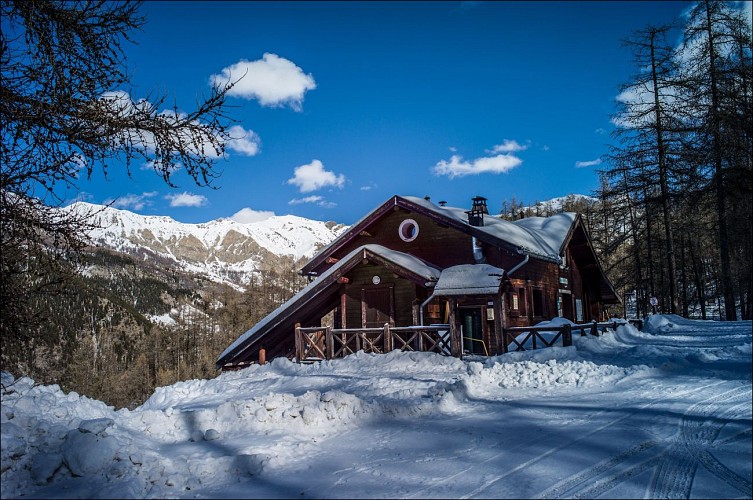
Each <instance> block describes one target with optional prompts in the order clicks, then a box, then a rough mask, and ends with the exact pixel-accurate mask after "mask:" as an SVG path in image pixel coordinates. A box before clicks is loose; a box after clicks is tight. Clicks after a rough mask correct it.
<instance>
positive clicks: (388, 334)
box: [384, 323, 392, 354]
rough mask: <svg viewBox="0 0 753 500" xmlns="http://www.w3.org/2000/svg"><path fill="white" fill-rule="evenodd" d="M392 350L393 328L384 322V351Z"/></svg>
mask: <svg viewBox="0 0 753 500" xmlns="http://www.w3.org/2000/svg"><path fill="white" fill-rule="evenodd" d="M391 350H392V330H390V324H389V323H385V324H384V353H385V354H387V353H388V352H390V351H391Z"/></svg>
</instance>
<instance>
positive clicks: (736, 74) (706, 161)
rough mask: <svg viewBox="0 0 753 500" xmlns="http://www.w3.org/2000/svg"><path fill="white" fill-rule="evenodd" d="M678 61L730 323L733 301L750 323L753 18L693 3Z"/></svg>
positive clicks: (707, 0) (714, 4)
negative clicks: (709, 200)
mask: <svg viewBox="0 0 753 500" xmlns="http://www.w3.org/2000/svg"><path fill="white" fill-rule="evenodd" d="M680 59H681V61H682V70H683V72H684V74H685V75H686V76H687V78H689V79H691V80H692V85H691V87H690V89H691V92H690V98H691V99H690V100H691V102H693V103H694V110H693V114H692V117H693V119H694V126H695V130H694V137H693V138H694V141H693V142H692V143H691V145H692V151H693V154H694V158H695V162H696V163H697V164H698V167H699V169H700V170H701V171H703V172H707V177H708V179H709V182H708V183H707V184H706V185H705V186H704V187H705V188H706V189H707V190H708V191H710V192H711V193H713V196H714V201H715V211H716V219H717V243H718V250H719V264H720V268H721V273H720V274H721V288H722V294H723V297H724V312H725V318H726V319H728V320H735V319H737V299H736V295H737V296H739V297H740V303H741V305H742V310H743V315H744V316H747V317H750V303H751V294H752V292H751V278H750V274H751V264H750V251H751V196H752V195H753V192H752V190H751V184H752V183H753V176H752V175H751V171H752V170H753V167H752V166H751V164H752V161H751V155H752V154H753V153H751V151H752V150H753V131H752V130H751V128H752V127H751V120H752V118H751V116H752V115H753V109H752V107H751V99H752V96H753V91H752V90H751V81H752V80H753V78H751V71H753V70H751V66H752V64H751V29H750V19H745V17H744V13H743V12H742V11H739V10H735V9H732V8H730V6H729V5H727V4H726V3H724V2H718V1H712V0H702V1H700V2H698V3H696V4H695V5H694V6H693V8H692V9H691V11H690V13H689V21H688V24H687V27H686V29H685V34H684V44H683V47H682V52H681V53H680ZM736 274H737V275H740V276H741V277H742V278H743V280H742V282H741V283H740V282H739V283H740V286H735V275H736ZM746 280H747V283H746ZM736 291H737V292H738V293H737V294H736V293H735V292H736ZM745 295H747V298H746V297H745Z"/></svg>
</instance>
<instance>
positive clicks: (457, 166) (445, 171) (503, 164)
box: [433, 154, 523, 179]
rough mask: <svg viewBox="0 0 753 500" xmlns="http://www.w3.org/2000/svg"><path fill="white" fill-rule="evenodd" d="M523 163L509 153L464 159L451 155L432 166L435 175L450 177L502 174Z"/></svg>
mask: <svg viewBox="0 0 753 500" xmlns="http://www.w3.org/2000/svg"><path fill="white" fill-rule="evenodd" d="M521 163H523V160H521V159H520V158H518V157H517V156H513V155H510V154H501V155H497V156H491V157H482V158H476V159H475V160H473V161H472V162H468V161H464V160H463V158H462V157H461V156H459V155H452V157H451V158H450V161H446V160H442V161H440V162H439V163H437V164H436V165H435V166H434V169H433V170H434V174H435V175H447V176H449V177H450V179H453V178H455V177H463V176H466V175H479V174H503V173H505V172H509V171H510V170H512V169H513V168H515V167H517V166H518V165H520V164H521Z"/></svg>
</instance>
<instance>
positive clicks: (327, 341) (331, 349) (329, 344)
mask: <svg viewBox="0 0 753 500" xmlns="http://www.w3.org/2000/svg"><path fill="white" fill-rule="evenodd" d="M324 355H325V357H326V358H327V359H332V358H334V357H335V345H334V343H333V341H332V327H331V326H328V327H327V328H325V330H324Z"/></svg>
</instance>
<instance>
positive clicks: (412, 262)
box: [218, 244, 440, 363]
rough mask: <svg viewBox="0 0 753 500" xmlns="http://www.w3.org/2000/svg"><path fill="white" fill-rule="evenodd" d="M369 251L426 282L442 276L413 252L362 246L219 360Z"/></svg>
mask: <svg viewBox="0 0 753 500" xmlns="http://www.w3.org/2000/svg"><path fill="white" fill-rule="evenodd" d="M368 254H372V255H374V256H377V257H378V258H380V259H382V260H384V261H387V262H390V263H392V264H394V265H396V266H398V267H400V268H402V269H405V270H406V271H410V272H412V273H413V274H416V275H417V276H419V277H421V278H422V279H423V280H425V281H436V280H438V279H439V277H440V270H439V269H437V268H436V267H434V266H431V265H429V264H427V263H426V262H424V261H423V260H421V259H419V258H418V257H414V256H413V255H409V254H406V253H403V252H398V251H396V250H391V249H389V248H387V247H384V246H382V245H376V244H370V245H362V246H360V247H358V248H356V249H355V250H353V251H352V252H350V253H349V254H348V255H346V256H345V257H343V258H342V259H340V260H339V261H337V262H336V263H335V264H334V265H333V266H332V267H330V268H329V269H327V270H326V271H325V272H323V273H322V274H321V276H319V277H318V278H317V279H316V280H314V281H313V282H311V283H309V284H308V285H307V286H306V287H305V288H304V289H303V290H301V291H300V292H298V293H297V294H295V295H294V296H293V298H291V299H290V300H288V301H287V302H285V303H284V304H282V305H281V306H280V307H278V308H277V309H275V310H274V311H272V312H271V313H269V314H268V315H267V316H266V317H265V318H264V319H262V320H261V321H259V322H258V323H256V324H255V325H254V326H253V327H252V328H251V329H250V330H248V331H247V332H246V333H244V334H243V335H241V336H240V337H238V338H237V339H236V341H235V342H233V343H232V344H230V346H228V348H227V349H225V350H224V351H222V354H220V357H219V358H218V363H220V362H222V361H221V360H223V359H224V358H225V357H226V356H227V355H229V354H231V353H232V352H233V351H234V350H235V349H236V348H237V347H239V346H241V345H243V344H244V343H246V342H247V341H248V340H249V339H250V338H251V337H253V336H254V335H255V334H256V333H258V332H260V331H264V330H266V329H267V327H268V326H270V324H271V323H273V322H274V321H275V320H276V319H277V318H278V317H280V316H281V315H283V313H285V312H286V311H288V310H290V309H293V308H295V307H297V306H299V305H300V304H301V303H302V302H303V301H304V299H306V298H307V297H309V296H311V295H312V292H313V291H314V289H315V288H320V285H321V284H322V283H323V282H325V281H327V279H328V278H330V277H332V276H333V275H335V274H336V273H338V272H339V271H341V270H342V269H343V268H345V267H347V266H348V264H352V262H353V260H354V259H356V260H360V259H361V258H363V257H366V256H367V255H368Z"/></svg>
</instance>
